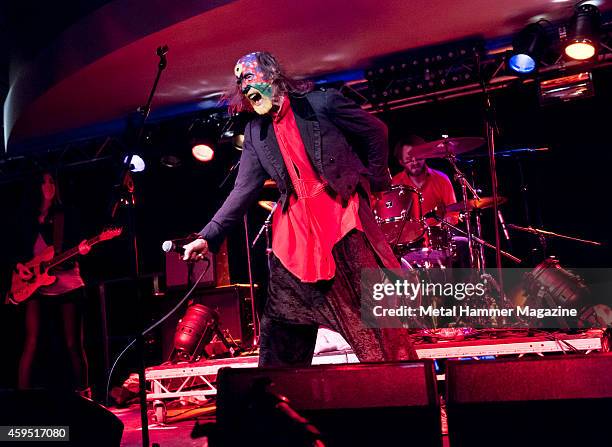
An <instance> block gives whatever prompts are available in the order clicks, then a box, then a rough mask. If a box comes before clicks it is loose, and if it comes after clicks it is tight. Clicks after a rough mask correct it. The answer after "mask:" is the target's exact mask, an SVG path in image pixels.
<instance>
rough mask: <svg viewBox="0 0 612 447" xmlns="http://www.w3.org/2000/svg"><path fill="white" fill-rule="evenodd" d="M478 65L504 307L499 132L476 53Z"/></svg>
mask: <svg viewBox="0 0 612 447" xmlns="http://www.w3.org/2000/svg"><path fill="white" fill-rule="evenodd" d="M504 62H505V61H502V62H501V64H500V65H499V67H498V68H497V69H496V71H495V73H494V75H495V74H496V73H497V71H499V70H500V69H501V67H502V66H503V64H504ZM476 63H477V66H478V74H479V77H480V85H481V87H482V94H483V96H484V114H485V131H486V134H487V147H488V151H489V172H490V175H491V191H492V192H493V216H494V219H493V223H494V228H495V261H496V262H495V263H496V267H497V276H498V278H497V281H498V282H499V285H500V290H501V299H502V304H503V307H507V306H506V304H507V303H506V301H507V300H506V294H505V293H504V292H503V290H504V278H503V273H502V260H501V258H502V253H501V235H500V231H499V224H498V222H497V216H498V210H499V207H498V202H497V200H498V184H497V166H496V161H495V133H496V132H498V128H497V123H496V122H495V108H494V107H493V103H492V102H491V94H490V92H489V90H488V89H487V80H486V79H485V76H484V74H483V72H482V65H481V60H480V55H479V54H478V53H476Z"/></svg>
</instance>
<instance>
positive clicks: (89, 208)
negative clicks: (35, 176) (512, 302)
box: [0, 70, 612, 392]
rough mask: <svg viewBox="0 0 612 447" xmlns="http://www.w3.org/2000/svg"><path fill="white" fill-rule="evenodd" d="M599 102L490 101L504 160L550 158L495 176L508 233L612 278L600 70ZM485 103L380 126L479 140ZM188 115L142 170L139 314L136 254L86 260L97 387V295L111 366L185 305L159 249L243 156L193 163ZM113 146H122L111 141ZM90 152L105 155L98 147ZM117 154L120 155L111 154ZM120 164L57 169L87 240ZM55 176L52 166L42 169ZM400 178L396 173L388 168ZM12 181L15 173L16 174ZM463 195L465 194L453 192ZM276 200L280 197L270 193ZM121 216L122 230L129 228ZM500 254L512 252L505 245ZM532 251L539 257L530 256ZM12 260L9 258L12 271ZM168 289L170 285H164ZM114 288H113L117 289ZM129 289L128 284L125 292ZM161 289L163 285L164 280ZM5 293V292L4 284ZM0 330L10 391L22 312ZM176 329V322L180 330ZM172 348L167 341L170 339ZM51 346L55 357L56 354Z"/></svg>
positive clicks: (189, 227)
mask: <svg viewBox="0 0 612 447" xmlns="http://www.w3.org/2000/svg"><path fill="white" fill-rule="evenodd" d="M594 82H595V92H596V96H595V97H594V98H591V99H582V100H577V101H575V102H569V103H565V104H558V105H554V106H546V107H542V106H540V105H539V101H538V95H537V87H536V85H535V83H531V84H525V85H516V86H514V87H512V88H509V89H505V90H502V91H496V92H494V93H493V103H494V105H495V107H496V111H497V114H496V116H497V122H498V127H499V130H500V133H499V136H498V138H497V150H498V151H500V150H505V149H513V148H518V147H548V148H550V151H548V152H547V153H544V154H538V155H530V156H526V157H521V158H519V159H500V160H499V162H498V176H499V185H500V193H501V194H502V195H504V196H507V197H508V199H509V201H508V203H506V204H505V205H503V207H502V208H501V209H502V210H503V213H504V217H505V219H506V221H507V222H510V223H515V224H518V225H525V226H526V225H528V224H531V225H533V226H536V227H541V228H544V229H547V230H550V231H556V232H560V233H566V234H569V235H573V236H577V237H583V238H587V239H594V240H598V241H601V242H603V243H604V244H605V245H604V246H603V247H599V248H598V247H591V246H587V245H582V244H578V243H573V242H568V241H561V240H550V241H549V243H548V253H547V254H549V255H555V256H556V257H558V259H559V260H560V262H561V264H562V265H563V266H565V267H609V266H612V256H611V253H610V249H609V246H610V245H609V244H610V223H609V222H610V218H611V217H612V211H611V210H610V200H609V195H610V186H609V181H610V180H609V177H610V174H609V172H610V162H611V161H612V155H611V153H612V151H611V149H612V143H611V142H610V137H609V133H610V126H611V123H610V112H609V110H610V106H609V105H610V100H611V99H612V91H611V83H610V70H599V71H597V72H596V73H595V74H594ZM482 103H483V100H482V96H481V95H473V96H466V97H462V98H457V99H453V100H447V101H442V102H437V103H430V104H424V105H419V106H413V107H410V108H405V109H402V110H397V111H392V112H385V113H381V114H379V117H380V118H381V119H382V120H383V121H384V122H385V123H387V124H388V126H389V129H390V141H391V144H392V145H393V144H394V143H395V141H396V140H397V139H398V138H399V137H400V136H402V135H403V134H407V133H416V134H419V135H420V136H422V137H424V138H426V139H428V140H432V139H437V138H440V136H441V135H442V134H448V135H450V136H451V137H452V136H483V135H484V124H483V110H482ZM193 118H194V117H193V116H183V117H178V118H175V119H173V120H168V121H166V122H163V123H155V124H153V125H150V126H148V127H147V135H148V138H147V144H146V145H145V147H144V148H143V155H144V158H145V161H146V162H147V169H146V170H145V172H143V173H139V174H136V175H135V176H134V179H135V182H136V188H137V190H136V197H137V229H138V237H139V243H140V250H141V261H142V273H143V275H144V276H145V279H144V280H143V285H142V290H143V294H144V304H143V305H142V306H139V305H138V303H136V302H135V293H134V290H133V289H130V287H128V285H127V281H122V280H121V279H122V278H126V277H128V276H129V272H130V258H129V245H128V240H127V238H126V237H121V238H119V239H116V240H113V241H110V242H107V243H105V244H101V245H98V246H96V247H95V248H94V249H93V250H92V252H91V254H90V255H89V256H87V257H86V258H83V259H82V261H81V264H82V270H83V273H84V275H85V277H86V279H87V283H88V300H87V306H86V307H87V320H86V324H87V325H86V338H87V348H88V354H89V359H90V367H91V371H92V380H93V381H94V382H95V383H96V384H97V385H98V392H99V391H100V389H101V388H100V384H102V383H104V381H105V376H104V368H103V364H104V362H103V357H102V338H101V318H100V309H99V300H98V285H99V284H100V283H101V282H106V283H109V282H112V284H114V285H113V286H109V287H108V289H107V290H108V291H107V297H106V298H107V302H108V308H109V309H108V325H109V332H110V336H111V345H110V348H111V358H114V356H115V355H116V354H117V353H118V352H119V350H120V349H121V348H122V347H123V346H124V345H125V344H126V343H127V342H128V341H129V340H130V336H132V335H133V334H134V333H135V332H136V330H137V327H138V325H137V321H138V318H137V315H138V314H139V313H140V312H142V314H143V315H144V319H145V322H147V323H150V322H153V321H155V320H156V319H157V318H159V317H160V316H161V315H162V313H163V311H164V310H165V309H168V308H170V307H172V305H174V304H175V303H176V302H177V300H178V299H179V298H180V296H179V294H178V293H168V294H166V295H165V296H164V297H155V296H153V295H152V293H151V292H152V287H151V276H152V275H153V274H158V273H163V270H164V263H163V256H162V253H161V250H160V244H161V242H162V241H163V240H165V239H169V238H173V237H178V236H183V235H185V234H187V233H190V232H193V231H199V230H200V229H201V227H202V226H203V225H204V224H205V223H206V222H207V221H208V219H209V218H210V217H212V215H213V213H214V212H215V211H216V209H217V208H218V207H219V205H220V204H221V203H222V202H223V200H224V198H225V197H226V195H227V193H228V192H229V188H230V185H231V184H232V182H230V183H229V184H228V185H227V186H226V188H225V189H220V188H219V186H218V185H219V184H220V183H221V181H222V179H223V178H224V177H225V175H226V173H227V171H228V169H229V167H230V166H231V165H232V163H233V162H235V161H236V159H237V158H238V157H239V152H238V151H236V150H235V149H233V148H232V147H231V145H230V144H229V143H227V142H226V143H224V144H222V145H220V146H218V147H217V150H216V153H215V158H214V159H213V161H212V162H210V163H208V164H199V163H197V162H195V161H194V160H193V159H192V157H191V155H190V153H189V152H190V148H191V140H190V139H191V138H192V136H193V135H191V134H190V133H189V132H188V130H189V127H190V125H191V123H192V122H193ZM114 138H115V140H116V141H119V140H121V138H122V137H121V136H114ZM84 144H90V145H102V142H101V141H94V142H88V143H84ZM113 145H115V150H114V151H113V150H112V146H113ZM110 146H111V149H105V154H118V153H120V152H121V150H120V149H117V147H118V143H116V142H111V143H110ZM169 152H172V153H175V154H177V155H179V156H181V158H182V160H183V164H182V166H181V167H179V168H175V169H168V168H165V167H162V166H160V164H159V157H160V155H162V154H164V153H169ZM119 160H120V158H119V157H117V156H109V157H108V158H106V159H104V160H102V161H98V162H94V163H88V164H83V165H79V166H73V167H70V168H61V167H60V168H58V169H59V171H58V176H59V181H60V188H61V189H62V193H63V197H64V202H65V203H66V205H67V206H71V207H76V208H78V209H79V210H80V213H81V215H82V220H83V223H84V226H83V235H82V236H83V238H86V237H90V236H91V235H92V234H94V233H97V232H98V231H100V229H101V228H102V227H103V225H104V224H106V223H108V222H109V218H108V215H109V204H111V203H112V202H113V200H115V199H116V196H117V194H116V191H115V188H114V186H113V185H114V184H115V183H116V181H117V177H118V172H119ZM430 165H431V166H432V167H434V168H437V169H441V170H443V171H445V172H447V173H450V170H449V166H448V165H447V164H446V162H445V161H442V160H434V161H432V162H431V163H430ZM462 166H464V167H465V168H466V172H469V173H470V175H472V174H473V176H474V180H475V182H476V184H477V185H478V187H480V188H481V189H482V190H483V195H490V194H491V190H490V187H489V175H488V171H487V168H488V161H487V159H486V157H484V158H479V159H478V161H477V162H475V163H473V164H465V165H462ZM42 167H43V168H47V169H55V168H56V166H42ZM391 168H392V171H393V173H395V172H397V171H398V170H399V166H398V165H397V163H396V162H395V161H394V160H391ZM520 169H522V171H523V174H524V184H525V185H526V187H527V201H528V202H527V203H528V208H529V216H527V215H526V212H525V202H524V201H523V195H522V194H521V181H520ZM12 174H15V173H12ZM31 181H32V176H31V175H29V174H28V175H26V176H19V175H11V177H8V176H7V177H6V178H1V179H0V207H1V209H2V210H3V215H4V218H3V219H2V229H1V230H2V233H1V234H3V235H4V237H5V238H10V237H11V234H14V232H17V231H19V228H18V227H12V226H10V225H9V224H8V222H10V220H11V219H10V216H11V215H12V213H14V211H15V210H16V209H17V207H18V205H19V203H20V201H21V199H22V193H23V190H24V185H25V184H27V183H28V182H31ZM456 192H457V196H458V197H459V190H458V189H457V188H456ZM266 195H267V197H262V198H269V199H274V193H273V192H266ZM265 216H266V212H264V211H263V210H261V209H260V208H258V207H257V206H255V207H254V208H253V209H252V210H251V212H250V213H249V222H250V235H251V238H252V237H254V235H255V234H256V232H257V231H258V229H259V227H260V225H261V224H262V223H263V220H264V218H265ZM124 219H125V216H121V215H120V216H119V222H121V221H125V220H124ZM483 225H484V230H485V236H486V238H487V239H489V240H491V241H493V239H494V236H493V227H492V213H491V212H490V211H485V212H484V216H483ZM511 235H512V252H513V254H515V255H517V256H519V257H521V258H524V259H525V262H524V264H525V265H527V266H535V264H536V263H537V261H538V260H539V259H541V253H540V252H539V251H538V241H537V239H535V238H534V237H533V236H531V235H524V234H520V233H516V232H512V233H511ZM228 244H229V257H230V258H229V259H230V274H231V280H232V282H233V283H237V282H243V283H244V282H247V281H248V276H247V272H246V258H245V249H244V234H243V232H242V229H241V228H237V229H236V230H235V231H234V232H233V233H232V234H231V235H230V237H229V241H228ZM503 245H504V248H509V247H508V244H507V242H504V243H503ZM534 250H536V251H535V252H534ZM253 255H254V267H255V270H256V280H257V281H258V282H260V283H261V282H263V281H264V278H265V270H266V268H265V254H264V245H263V241H262V242H260V243H259V244H258V246H257V247H256V249H255V250H254V253H253ZM12 262H14V261H12V260H8V259H3V263H4V265H5V268H6V265H8V264H10V263H12ZM162 279H163V278H162ZM113 281H114V282H113ZM122 284H125V285H122ZM162 284H163V281H162ZM4 287H6V284H4ZM1 313H2V316H1V317H0V318H1V320H2V321H1V322H0V327H1V328H2V329H1V332H0V336H1V339H2V344H1V346H2V355H3V358H4V362H3V365H4V368H2V369H1V372H0V386H12V385H14V383H15V380H16V377H15V372H16V364H17V359H18V355H19V352H20V349H21V338H22V334H21V332H20V331H21V330H22V329H21V328H22V327H23V324H22V321H21V318H22V312H21V311H20V309H19V308H14V307H12V306H3V307H2V310H1ZM174 321H176V320H174ZM162 338H163V337H161V333H160V332H155V333H153V334H152V337H151V338H150V339H149V343H148V344H147V361H148V363H149V364H157V363H160V362H161V361H162V359H161V351H162V347H161V344H162ZM165 342H166V343H167V342H168V340H167V339H166V340H165ZM52 345H53V343H51V348H53V346H52ZM47 352H48V353H47V355H46V356H45V357H46V358H42V359H41V361H44V362H46V366H47V368H48V371H50V372H52V374H49V375H48V376H47V377H45V378H44V379H45V380H50V379H54V378H55V379H58V378H61V377H62V374H63V372H62V368H63V367H62V366H61V365H66V364H67V362H64V361H58V356H61V355H63V354H62V353H61V352H58V351H57V350H54V349H50V350H48V351H47ZM133 364H134V356H133V353H131V354H129V355H128V356H127V357H126V358H125V359H123V360H122V361H121V362H120V363H119V368H118V373H117V374H116V375H115V376H114V378H115V379H114V382H115V383H118V382H121V381H122V380H123V379H124V378H125V375H126V373H127V372H128V371H129V370H130V368H131V367H132V365H133Z"/></svg>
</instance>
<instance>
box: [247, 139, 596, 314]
mask: <svg viewBox="0 0 612 447" xmlns="http://www.w3.org/2000/svg"><path fill="white" fill-rule="evenodd" d="M484 144H485V139H483V138H479V137H462V138H444V139H442V140H437V141H432V142H428V143H424V144H421V145H418V146H414V147H413V148H412V150H411V156H413V157H414V158H416V159H432V158H435V159H443V160H446V161H447V162H448V163H449V164H450V166H451V168H452V170H453V172H454V179H455V180H456V181H457V182H458V184H459V185H460V188H461V200H460V201H459V202H456V203H450V204H446V205H444V206H438V207H436V208H435V209H433V210H423V207H422V204H423V194H422V192H421V191H420V190H419V189H417V188H415V187H412V186H408V185H392V186H391V187H390V188H389V189H388V190H387V191H384V192H381V193H377V194H376V195H375V197H374V198H373V200H372V210H373V213H374V215H375V218H376V221H377V223H378V225H379V227H380V229H381V230H382V233H383V234H384V236H385V238H386V240H387V242H388V243H389V245H390V246H391V247H392V249H393V251H394V253H395V254H396V256H397V258H398V260H399V261H400V263H401V266H402V268H404V269H406V270H410V271H413V272H417V273H418V274H419V275H422V274H423V273H424V274H425V275H428V274H429V275H432V274H433V275H434V276H437V275H439V274H440V273H442V272H441V271H440V269H451V268H455V269H456V268H468V269H470V270H471V272H473V273H474V274H476V275H479V276H480V277H481V278H486V279H487V282H490V283H492V284H493V286H492V289H496V292H497V294H498V296H497V297H496V298H493V299H492V297H491V295H490V294H489V295H488V296H485V297H484V298H483V300H484V301H483V302H482V303H472V304H473V305H482V306H491V305H497V306H499V307H506V306H510V305H512V303H511V301H514V304H516V305H525V303H526V302H529V299H532V296H535V295H536V294H537V292H536V291H535V290H536V288H537V287H536V286H540V287H548V285H549V284H548V283H550V282H552V286H555V285H558V284H559V283H563V284H564V285H566V287H567V288H568V289H571V290H572V291H574V289H576V290H578V291H582V288H583V285H582V282H580V279H579V278H575V277H573V276H571V275H569V274H560V273H559V272H562V273H564V272H565V270H563V269H562V267H561V266H560V265H559V263H558V262H557V261H551V260H550V259H547V260H544V261H543V262H541V263H540V264H538V265H537V266H536V267H535V269H534V270H533V271H532V272H531V274H530V275H527V276H528V277H526V278H525V281H524V284H522V286H523V287H521V288H520V291H521V293H519V294H518V295H519V296H520V299H519V300H518V301H520V302H517V298H516V296H513V297H512V300H510V299H506V296H505V294H504V291H503V289H504V286H503V282H502V281H499V282H497V281H495V278H493V277H492V276H491V275H490V273H489V272H488V271H487V270H486V267H487V266H486V259H485V250H486V249H490V250H492V251H494V252H496V255H497V259H498V265H497V267H498V269H500V262H499V260H500V259H501V258H502V257H503V258H505V259H509V260H510V261H511V262H512V265H519V264H521V262H522V261H521V259H519V258H517V257H516V256H513V255H512V254H510V253H508V252H506V251H504V250H501V249H500V248H499V241H496V244H491V243H489V242H487V241H486V240H484V239H483V234H482V225H481V215H482V214H483V213H484V212H486V210H489V209H492V210H494V211H493V213H494V214H495V210H497V215H498V216H497V217H498V218H499V221H500V224H501V226H502V228H503V229H504V232H506V230H507V228H509V229H511V230H513V231H520V232H523V233H528V234H533V235H536V236H538V238H539V240H540V242H541V243H542V244H543V245H544V244H545V241H546V239H548V238H562V239H566V240H572V241H576V242H580V243H584V244H589V245H594V246H600V245H602V244H601V243H599V242H596V241H591V240H587V239H581V238H575V237H572V236H567V235H563V234H558V233H553V232H551V231H546V230H543V229H537V228H533V227H531V226H529V227H521V226H518V225H514V224H508V225H507V226H506V224H505V222H504V221H503V217H502V215H501V211H499V210H498V209H497V207H498V206H500V205H502V204H504V203H506V202H507V199H506V198H505V197H502V196H498V195H497V196H496V195H495V194H494V196H496V199H497V200H495V198H494V196H490V197H489V196H481V195H480V193H479V190H478V189H477V188H476V187H474V185H472V184H471V183H470V181H469V180H468V179H467V177H466V175H465V174H464V173H463V172H462V171H461V170H460V168H459V167H458V166H457V160H458V159H460V160H474V159H477V158H478V157H482V156H484V154H483V152H482V151H480V152H479V151H478V149H479V148H480V147H482V146H483V145H484ZM547 150H548V149H546V148H538V149H512V150H506V151H499V152H497V153H496V154H495V156H496V157H511V156H512V157H513V156H517V155H524V154H531V153H533V152H541V151H547ZM275 189H276V185H275V184H274V182H273V181H271V180H268V181H267V182H266V184H265V185H264V190H268V191H269V190H275ZM258 203H259V205H260V206H261V207H262V208H264V209H265V210H267V211H269V215H268V218H267V219H266V221H265V223H264V225H263V226H262V227H261V230H260V231H259V234H258V235H257V237H256V238H255V240H254V241H253V244H252V245H253V246H254V245H255V244H256V243H257V241H258V239H259V238H260V236H262V235H263V234H265V236H266V240H267V242H268V243H267V251H268V253H269V252H271V244H270V240H271V238H270V229H271V221H272V215H273V213H274V211H275V209H276V205H277V203H275V202H273V201H270V200H262V201H259V202H258ZM457 214H459V215H460V216H461V219H462V221H463V223H464V228H465V229H462V228H459V227H458V226H457V225H455V224H452V223H451V221H453V219H452V218H451V216H453V215H454V216H456V215H457ZM549 269H554V271H553V273H549V272H548V270H549ZM436 272H440V273H436ZM500 273H501V271H500V270H498V276H499V277H501V274H500ZM559 278H561V279H559ZM572 284H573V286H575V287H574V288H572V287H573V286H572ZM552 286H551V287H552ZM576 294H578V293H577V292H576ZM515 295H516V294H515ZM485 301H486V302H485ZM576 301H578V300H576ZM466 323H467V324H468V325H469V323H470V322H465V321H464V322H462V324H466Z"/></svg>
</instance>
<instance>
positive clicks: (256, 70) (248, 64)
mask: <svg viewBox="0 0 612 447" xmlns="http://www.w3.org/2000/svg"><path fill="white" fill-rule="evenodd" d="M234 75H235V76H236V82H237V83H238V85H239V86H240V90H241V91H242V94H243V95H244V96H245V97H246V98H247V100H248V101H249V103H251V106H253V109H254V110H255V112H257V113H258V114H260V115H265V114H266V113H268V112H270V110H271V109H272V107H273V105H274V104H273V103H272V81H271V80H270V79H267V78H266V76H265V74H264V72H263V70H262V69H261V67H260V66H259V63H258V62H257V53H249V54H247V55H246V56H243V57H241V58H240V59H239V60H238V62H236V66H235V67H234Z"/></svg>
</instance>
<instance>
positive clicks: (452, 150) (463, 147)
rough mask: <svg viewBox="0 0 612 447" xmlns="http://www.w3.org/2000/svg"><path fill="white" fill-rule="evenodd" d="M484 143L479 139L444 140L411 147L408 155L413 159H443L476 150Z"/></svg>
mask: <svg viewBox="0 0 612 447" xmlns="http://www.w3.org/2000/svg"><path fill="white" fill-rule="evenodd" d="M484 143H485V139H484V138H480V137H459V138H444V139H442V140H436V141H430V142H429V143H425V144H419V145H418V146H413V148H412V150H411V151H410V155H411V156H412V157H414V158H444V157H448V156H449V155H459V154H464V153H466V152H471V151H473V150H474V149H478V148H479V147H480V146H482V145H483V144H484Z"/></svg>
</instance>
